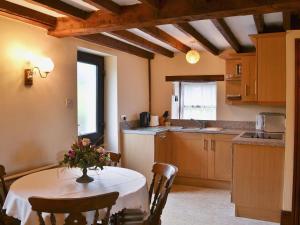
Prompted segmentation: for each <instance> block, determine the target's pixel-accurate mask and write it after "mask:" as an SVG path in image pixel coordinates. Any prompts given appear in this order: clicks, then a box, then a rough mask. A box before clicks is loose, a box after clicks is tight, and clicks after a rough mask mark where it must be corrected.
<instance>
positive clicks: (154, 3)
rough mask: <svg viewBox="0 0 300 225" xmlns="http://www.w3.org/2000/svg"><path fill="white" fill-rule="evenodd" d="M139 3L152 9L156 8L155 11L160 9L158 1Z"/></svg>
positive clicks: (148, 0)
mask: <svg viewBox="0 0 300 225" xmlns="http://www.w3.org/2000/svg"><path fill="white" fill-rule="evenodd" d="M139 1H140V2H141V3H143V4H146V5H148V6H150V7H151V8H154V9H158V8H159V4H158V2H157V0H139Z"/></svg>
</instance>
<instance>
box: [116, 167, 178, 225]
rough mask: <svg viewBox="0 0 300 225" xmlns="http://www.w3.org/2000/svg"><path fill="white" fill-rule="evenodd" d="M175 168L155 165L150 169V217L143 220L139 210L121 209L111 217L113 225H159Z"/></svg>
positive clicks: (175, 171) (175, 172) (142, 214)
mask: <svg viewBox="0 0 300 225" xmlns="http://www.w3.org/2000/svg"><path fill="white" fill-rule="evenodd" d="M177 171H178V169H177V167H175V166H173V165H170V164H164V163H155V164H154V165H153V168H152V172H153V179H152V182H151V186H150V189H149V203H150V215H149V216H148V218H146V219H145V218H144V217H145V215H144V212H142V211H141V210H139V209H123V210H122V211H121V212H119V213H116V214H114V215H113V216H112V217H111V223H112V224H114V225H129V224H132V225H133V224H134V225H160V224H161V219H160V218H161V214H162V211H163V209H164V207H165V205H166V202H167V198H168V194H169V192H170V190H171V188H172V185H173V182H174V179H175V176H176V174H177Z"/></svg>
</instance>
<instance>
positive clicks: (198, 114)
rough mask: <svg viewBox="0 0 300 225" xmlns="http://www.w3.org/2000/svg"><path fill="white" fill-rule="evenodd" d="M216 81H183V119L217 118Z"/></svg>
mask: <svg viewBox="0 0 300 225" xmlns="http://www.w3.org/2000/svg"><path fill="white" fill-rule="evenodd" d="M216 109H217V88H216V82H209V83H182V86H181V110H182V111H181V119H197V120H216V114H217V113H216V111H217V110H216Z"/></svg>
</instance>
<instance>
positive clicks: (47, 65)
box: [25, 57, 54, 86]
mask: <svg viewBox="0 0 300 225" xmlns="http://www.w3.org/2000/svg"><path fill="white" fill-rule="evenodd" d="M34 61H35V62H33V61H30V64H31V67H32V68H29V69H25V85H26V86H31V85H32V84H33V75H36V74H39V75H40V77H41V78H46V77H47V76H48V74H49V73H50V72H52V71H53V69H54V63H53V61H52V60H51V59H50V58H47V57H40V58H37V59H36V60H34Z"/></svg>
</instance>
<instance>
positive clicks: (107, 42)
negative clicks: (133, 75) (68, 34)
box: [78, 34, 154, 59]
mask: <svg viewBox="0 0 300 225" xmlns="http://www.w3.org/2000/svg"><path fill="white" fill-rule="evenodd" d="M78 38H79V39H82V40H85V41H88V42H92V43H95V44H98V45H102V46H106V47H109V48H113V49H117V50H120V51H122V52H127V53H129V54H132V55H136V56H139V57H142V58H146V59H153V58H154V54H153V53H152V52H148V51H146V50H143V49H141V48H138V47H135V46H133V45H130V44H127V43H124V42H121V41H119V40H116V39H114V38H112V37H109V36H106V35H104V34H90V35H85V36H79V37H78Z"/></svg>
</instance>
